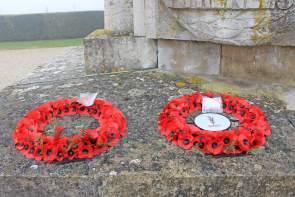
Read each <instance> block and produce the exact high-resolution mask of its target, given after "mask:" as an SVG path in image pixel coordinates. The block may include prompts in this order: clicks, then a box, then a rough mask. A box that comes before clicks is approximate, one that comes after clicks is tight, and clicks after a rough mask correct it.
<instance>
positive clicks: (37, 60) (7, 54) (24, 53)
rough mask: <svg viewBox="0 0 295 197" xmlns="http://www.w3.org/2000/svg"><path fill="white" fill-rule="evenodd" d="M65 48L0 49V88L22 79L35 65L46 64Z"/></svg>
mask: <svg viewBox="0 0 295 197" xmlns="http://www.w3.org/2000/svg"><path fill="white" fill-rule="evenodd" d="M65 50H66V49H65V48H49V49H44V48H42V49H22V50H0V90H1V89H3V88H4V87H6V86H9V85H12V84H13V83H15V82H17V81H19V80H21V79H24V78H26V77H27V75H28V74H30V73H31V72H32V71H33V70H34V69H35V68H36V67H37V66H39V65H42V64H46V63H48V62H49V61H52V59H53V58H54V57H56V56H58V55H62V54H63V52H64V51H65Z"/></svg>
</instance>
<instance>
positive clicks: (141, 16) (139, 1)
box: [133, 0, 145, 36]
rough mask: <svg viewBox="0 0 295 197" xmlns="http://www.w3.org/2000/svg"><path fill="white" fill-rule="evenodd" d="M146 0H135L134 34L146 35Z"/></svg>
mask: <svg viewBox="0 0 295 197" xmlns="http://www.w3.org/2000/svg"><path fill="white" fill-rule="evenodd" d="M144 7H145V0H133V16H134V19H133V21H134V35H135V36H145V24H144V23H145V8H144Z"/></svg>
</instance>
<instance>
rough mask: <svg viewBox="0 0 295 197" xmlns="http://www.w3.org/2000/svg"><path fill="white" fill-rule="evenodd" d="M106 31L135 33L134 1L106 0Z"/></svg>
mask: <svg viewBox="0 0 295 197" xmlns="http://www.w3.org/2000/svg"><path fill="white" fill-rule="evenodd" d="M104 6H105V10H104V21H105V29H108V30H111V31H113V32H116V33H133V0H105V2H104Z"/></svg>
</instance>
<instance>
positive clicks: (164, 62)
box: [158, 40, 221, 75]
mask: <svg viewBox="0 0 295 197" xmlns="http://www.w3.org/2000/svg"><path fill="white" fill-rule="evenodd" d="M158 49H159V54H158V61H159V68H160V69H163V70H171V71H175V72H182V73H192V74H205V75H217V74H219V70H220V68H219V65H220V53H221V51H220V45H216V44H209V43H198V42H191V41H175V40H159V41H158Z"/></svg>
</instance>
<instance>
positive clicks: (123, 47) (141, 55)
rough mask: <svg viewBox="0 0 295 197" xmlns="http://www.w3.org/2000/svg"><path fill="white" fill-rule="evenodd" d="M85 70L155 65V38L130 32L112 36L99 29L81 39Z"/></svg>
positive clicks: (104, 70)
mask: <svg viewBox="0 0 295 197" xmlns="http://www.w3.org/2000/svg"><path fill="white" fill-rule="evenodd" d="M84 46H85V51H84V53H85V64H86V71H87V73H92V72H97V73H105V72H117V71H123V70H132V69H148V68H155V67H156V66H157V45H156V42H155V41H154V40H151V39H146V38H145V37H133V36H129V35H125V36H124V35H123V36H122V35H114V34H113V33H111V32H109V31H106V30H100V31H96V32H94V33H92V34H90V35H89V36H88V37H87V38H86V39H85V40H84Z"/></svg>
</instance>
